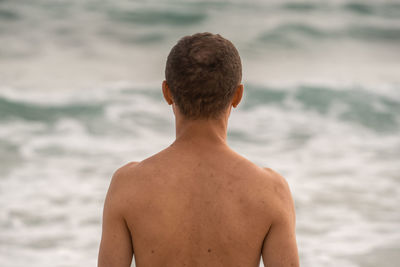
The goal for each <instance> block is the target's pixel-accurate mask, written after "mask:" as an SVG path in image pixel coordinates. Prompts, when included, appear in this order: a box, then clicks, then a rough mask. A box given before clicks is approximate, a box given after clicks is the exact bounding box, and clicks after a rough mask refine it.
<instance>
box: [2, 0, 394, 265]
mask: <svg viewBox="0 0 400 267" xmlns="http://www.w3.org/2000/svg"><path fill="white" fill-rule="evenodd" d="M203 31H211V32H214V33H220V34H222V35H223V36H225V37H226V38H228V39H230V40H232V42H233V43H234V44H235V45H236V46H237V48H238V50H239V52H240V54H241V57H242V61H243V69H244V73H243V83H244V85H245V95H244V99H243V102H242V103H241V105H240V106H239V107H238V108H237V109H235V110H234V112H233V113H232V115H231V119H230V124H229V127H230V129H229V133H228V142H229V144H230V145H231V146H232V147H233V148H234V149H235V150H236V151H237V152H239V153H241V154H243V155H244V156H246V157H247V158H248V159H250V160H252V161H254V162H256V163H257V164H259V165H262V166H268V167H272V168H274V169H275V170H277V171H278V172H280V173H281V174H283V175H284V176H285V177H286V178H287V180H288V182H289V184H290V186H291V189H292V192H293V196H294V199H295V205H296V211H297V239H298V246H299V253H300V261H301V266H305V267H320V266H328V267H329V266H342V267H370V266H371V267H372V266H380V267H390V266H398V265H399V262H400V207H399V203H400V1H373V0H368V1H344V0H336V1H333V0H332V1H289V0H284V1H261V0H258V1H257V0H249V1H239V0H237V1H234V0H229V1H227V0H226V1H223V0H222V1H217V0H214V1H213V0H211V1H206V0H204V1H201V0H191V1H183V0H182V1H178V0H176V1H173V0H169V1H128V0H114V1H111V0H103V1H95V0H58V1H56V0H36V1H30V0H1V1H0V266H4V267H16V266H40V267H43V266H94V265H95V264H96V261H97V252H98V245H99V241H100V233H101V213H102V205H103V201H104V197H105V193H106V190H107V188H108V184H109V181H110V178H111V175H112V173H113V171H114V170H115V169H116V168H117V167H119V166H121V165H122V164H124V163H126V162H128V161H133V160H136V161H138V160H141V159H143V158H145V157H148V156H150V155H152V154H154V153H156V152H157V151H159V150H161V149H162V148H164V147H165V146H168V145H169V144H170V143H171V142H173V140H174V134H175V133H174V125H173V122H174V121H173V115H172V112H171V110H170V108H169V106H168V105H166V104H165V103H164V102H163V99H162V96H161V89H160V87H161V82H162V80H163V78H164V74H163V71H164V66H165V59H166V56H167V55H168V53H169V50H170V49H171V47H172V46H173V45H174V44H175V42H176V41H177V40H178V39H179V38H180V37H182V36H184V35H187V34H192V33H195V32H203Z"/></svg>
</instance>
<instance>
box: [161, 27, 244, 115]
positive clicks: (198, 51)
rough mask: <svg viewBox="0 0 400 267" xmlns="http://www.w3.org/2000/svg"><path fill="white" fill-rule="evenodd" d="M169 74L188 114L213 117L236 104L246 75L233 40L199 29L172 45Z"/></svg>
mask: <svg viewBox="0 0 400 267" xmlns="http://www.w3.org/2000/svg"><path fill="white" fill-rule="evenodd" d="M165 77H166V83H167V86H168V87H169V90H170V92H171V94H172V98H173V100H174V102H175V103H176V105H177V107H178V109H179V112H180V113H181V114H182V115H183V116H184V117H186V118H188V119H210V118H211V119H212V118H218V117H219V116H221V115H222V113H223V112H224V111H226V109H227V108H228V106H229V105H231V104H232V99H233V97H234V95H235V93H236V91H237V89H238V86H239V85H240V82H241V79H242V65H241V62H240V57H239V53H238V51H237V50H236V48H235V47H234V45H233V44H232V43H231V42H230V41H228V40H226V39H225V38H223V37H221V36H220V35H219V34H211V33H197V34H194V35H192V36H185V37H183V38H182V39H181V40H180V41H179V42H178V43H177V44H176V45H175V46H174V47H173V48H172V50H171V52H170V54H169V56H168V59H167V64H166V68H165ZM164 93H165V92H164ZM240 97H241V94H240ZM238 101H240V99H239V100H238Z"/></svg>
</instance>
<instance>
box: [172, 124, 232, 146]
mask: <svg viewBox="0 0 400 267" xmlns="http://www.w3.org/2000/svg"><path fill="white" fill-rule="evenodd" d="M175 123H176V124H175V125H176V140H175V142H174V144H175V145H178V144H190V145H192V146H207V147H208V146H217V145H223V146H226V135H227V124H228V120H227V118H225V117H222V118H220V119H198V120H189V119H185V118H182V117H181V118H179V116H178V117H177V118H176V120H175Z"/></svg>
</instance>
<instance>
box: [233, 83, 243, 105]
mask: <svg viewBox="0 0 400 267" xmlns="http://www.w3.org/2000/svg"><path fill="white" fill-rule="evenodd" d="M242 96H243V84H239V85H238V87H237V88H236V92H235V94H234V95H233V99H232V106H233V107H234V108H236V107H237V105H239V103H240V101H241V100H242Z"/></svg>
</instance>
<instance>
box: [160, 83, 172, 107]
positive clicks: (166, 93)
mask: <svg viewBox="0 0 400 267" xmlns="http://www.w3.org/2000/svg"><path fill="white" fill-rule="evenodd" d="M162 92H163V95H164V99H165V101H167V103H168V105H172V104H173V103H174V99H173V98H172V94H171V90H170V89H169V87H168V84H167V81H165V80H164V81H163V83H162Z"/></svg>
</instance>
